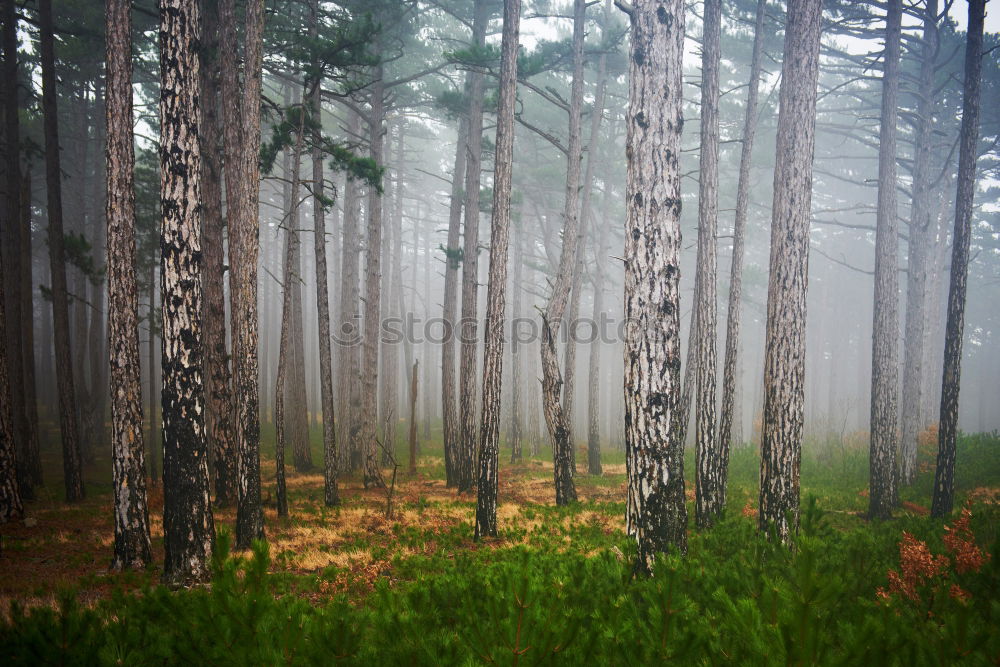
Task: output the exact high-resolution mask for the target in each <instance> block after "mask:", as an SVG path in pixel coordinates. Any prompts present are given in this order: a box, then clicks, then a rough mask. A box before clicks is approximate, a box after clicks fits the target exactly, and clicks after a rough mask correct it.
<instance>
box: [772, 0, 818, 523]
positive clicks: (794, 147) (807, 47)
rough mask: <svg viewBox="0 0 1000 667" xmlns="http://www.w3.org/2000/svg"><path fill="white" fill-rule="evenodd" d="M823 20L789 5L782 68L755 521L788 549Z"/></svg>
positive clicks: (810, 5) (805, 4)
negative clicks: (821, 24) (758, 492)
mask: <svg viewBox="0 0 1000 667" xmlns="http://www.w3.org/2000/svg"><path fill="white" fill-rule="evenodd" d="M821 15H822V2H821V0H790V2H789V3H788V19H787V25H786V27H785V46H784V59H783V61H782V65H781V94H780V107H779V112H778V133H777V145H776V156H775V170H774V202H773V205H772V214H771V216H772V217H771V262H770V265H771V274H770V279H769V281H768V289H767V329H766V345H765V355H764V427H763V434H762V444H761V462H760V503H759V507H760V510H759V511H760V514H759V515H758V519H759V525H760V529H761V530H762V531H770V530H774V531H775V532H776V534H777V536H778V537H779V538H780V539H781V541H782V542H787V541H788V539H789V538H790V537H791V535H792V533H794V532H796V531H797V530H798V525H799V463H800V461H801V459H802V425H803V408H804V400H805V393H804V392H805V385H804V380H805V351H806V350H805V342H806V341H805V330H806V289H807V281H808V275H809V273H808V264H809V215H810V205H811V201H812V163H813V152H814V149H815V137H816V82H817V76H818V70H819V41H820V18H821Z"/></svg>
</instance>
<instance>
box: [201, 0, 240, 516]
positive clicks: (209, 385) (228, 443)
mask: <svg viewBox="0 0 1000 667" xmlns="http://www.w3.org/2000/svg"><path fill="white" fill-rule="evenodd" d="M213 9H214V7H213V6H212V4H210V3H206V4H205V11H204V12H203V13H202V16H201V20H202V24H201V25H202V44H203V45H204V47H205V48H204V49H203V50H202V52H201V53H202V54H203V57H202V63H201V82H200V85H201V92H200V94H201V99H200V102H201V109H202V115H201V127H200V128H199V132H200V135H201V137H202V142H201V149H202V150H201V192H202V201H203V208H202V216H203V217H202V245H203V253H202V261H203V267H202V273H203V275H204V281H203V285H204V290H205V294H204V298H205V308H204V314H203V317H204V324H205V379H206V380H207V382H206V396H207V397H208V411H207V413H206V422H207V426H208V451H209V456H210V457H211V462H212V469H213V471H214V478H215V479H214V481H215V504H216V505H217V506H219V507H229V506H231V505H232V504H233V503H234V502H235V501H236V452H235V451H234V450H235V447H234V443H233V419H232V418H233V396H232V390H231V386H230V382H231V377H230V373H229V349H228V346H227V345H226V301H225V294H224V290H223V287H224V285H225V273H226V269H225V263H226V259H225V251H224V241H223V227H224V223H223V220H222V128H220V127H219V67H220V66H219V59H218V55H217V54H218V47H219V34H218V33H219V22H218V13H217V12H216V11H213Z"/></svg>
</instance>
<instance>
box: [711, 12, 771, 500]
mask: <svg viewBox="0 0 1000 667" xmlns="http://www.w3.org/2000/svg"><path fill="white" fill-rule="evenodd" d="M766 15H767V1H766V0H757V17H756V21H755V22H754V33H753V54H752V55H751V57H750V81H749V83H748V84H747V85H748V89H747V106H746V114H745V116H744V118H743V140H742V147H741V149H740V175H739V180H738V181H737V184H736V217H735V220H734V222H733V259H732V264H731V266H730V271H729V306H728V315H727V320H726V357H725V361H724V365H723V370H722V406H721V413H720V416H719V445H718V453H719V478H718V484H719V486H718V489H717V493H718V500H719V507H720V508H724V507H725V505H726V484H727V482H728V479H729V448H730V447H731V445H732V443H733V441H734V440H736V441H737V442H742V440H743V438H742V437H740V438H738V439H737V438H734V436H733V425H734V422H735V425H736V426H735V428H736V431H737V432H739V433H740V434H741V435H742V430H743V429H742V423H741V419H740V417H738V416H736V415H734V412H735V408H734V403H735V401H736V392H737V387H738V385H739V383H740V378H739V377H737V369H738V368H740V367H741V364H742V359H741V358H740V309H741V308H742V303H741V300H742V295H743V254H744V252H743V244H744V237H745V236H746V226H747V209H748V208H749V204H750V161H751V157H752V153H753V141H754V135H755V134H756V131H757V94H758V89H759V87H760V63H761V58H762V56H763V52H764V18H765V16H766Z"/></svg>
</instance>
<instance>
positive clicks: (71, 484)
mask: <svg viewBox="0 0 1000 667" xmlns="http://www.w3.org/2000/svg"><path fill="white" fill-rule="evenodd" d="M38 19H39V34H40V37H41V40H40V42H41V44H40V56H41V61H42V113H43V116H44V118H43V124H44V132H45V180H46V183H47V185H46V189H47V192H48V217H49V266H50V271H51V282H52V284H51V286H50V287H51V290H52V326H53V334H54V335H53V339H54V343H55V358H56V383H57V384H58V387H59V430H60V435H61V437H62V449H63V478H64V482H65V485H66V502H78V501H80V500H83V496H84V487H83V470H82V461H81V455H80V435H79V430H78V427H77V418H76V416H77V413H76V410H77V405H76V391H75V388H74V386H73V362H72V359H73V356H72V353H71V352H70V342H69V305H68V299H67V294H66V252H65V248H64V246H63V237H64V233H63V210H62V183H61V179H62V171H61V169H60V166H59V116H58V111H57V108H56V71H55V46H54V39H53V34H52V0H39V1H38Z"/></svg>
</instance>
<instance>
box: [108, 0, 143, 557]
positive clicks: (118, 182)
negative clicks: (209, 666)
mask: <svg viewBox="0 0 1000 667" xmlns="http://www.w3.org/2000/svg"><path fill="white" fill-rule="evenodd" d="M131 10H132V7H131V3H130V2H129V0H110V1H109V2H108V3H107V16H106V19H107V24H106V28H107V56H106V57H107V99H106V114H107V115H106V123H107V131H106V133H105V134H106V136H107V139H108V145H107V179H108V194H107V209H106V213H105V215H106V216H107V239H108V332H109V335H108V353H109V354H108V361H109V366H110V369H111V386H112V387H114V391H113V392H112V394H111V423H112V427H111V430H112V445H111V446H112V450H113V470H114V495H115V502H114V505H115V546H114V558H113V560H112V564H111V567H112V569H115V570H124V569H130V570H131V569H134V570H141V569H143V568H145V567H146V566H147V565H148V564H149V563H150V561H152V559H153V554H152V547H151V545H150V541H149V512H148V510H147V506H146V462H145V459H144V457H145V453H144V448H143V437H142V390H141V388H140V386H141V372H140V368H139V293H138V291H137V289H136V284H135V277H136V273H135V184H134V175H133V172H134V169H135V155H134V152H133V148H132V122H133V121H132V16H131Z"/></svg>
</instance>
